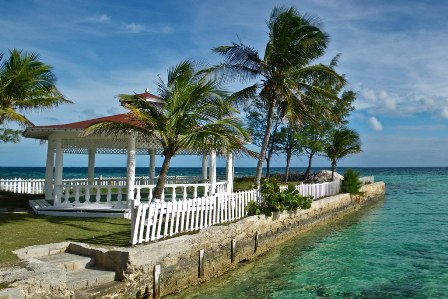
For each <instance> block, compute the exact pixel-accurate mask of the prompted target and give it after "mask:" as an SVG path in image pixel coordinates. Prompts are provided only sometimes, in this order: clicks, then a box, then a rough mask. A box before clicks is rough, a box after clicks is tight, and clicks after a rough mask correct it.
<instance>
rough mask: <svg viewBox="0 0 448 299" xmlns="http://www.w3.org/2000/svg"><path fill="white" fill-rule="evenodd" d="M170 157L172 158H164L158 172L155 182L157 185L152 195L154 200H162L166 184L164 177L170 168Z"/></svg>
mask: <svg viewBox="0 0 448 299" xmlns="http://www.w3.org/2000/svg"><path fill="white" fill-rule="evenodd" d="M172 157H173V156H165V159H164V160H163V164H162V169H161V170H160V173H159V180H158V181H157V185H156V188H155V189H154V193H153V198H154V199H161V198H162V192H163V189H164V188H165V183H166V175H167V174H168V169H169V168H170V162H171V158H172Z"/></svg>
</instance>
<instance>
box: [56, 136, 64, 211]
mask: <svg viewBox="0 0 448 299" xmlns="http://www.w3.org/2000/svg"><path fill="white" fill-rule="evenodd" d="M54 143H55V150H56V166H55V170H54V205H55V206H56V205H58V204H60V203H61V195H62V189H61V185H62V171H63V164H64V152H63V149H62V139H61V138H58V139H56V140H55V142H54Z"/></svg>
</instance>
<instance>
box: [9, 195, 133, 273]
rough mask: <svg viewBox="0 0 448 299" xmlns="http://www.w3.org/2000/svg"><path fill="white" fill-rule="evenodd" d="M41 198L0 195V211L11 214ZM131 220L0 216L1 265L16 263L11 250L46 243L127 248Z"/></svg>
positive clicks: (28, 215)
mask: <svg viewBox="0 0 448 299" xmlns="http://www.w3.org/2000/svg"><path fill="white" fill-rule="evenodd" d="M33 198H34V199H35V198H42V196H41V195H37V196H36V195H20V194H11V193H5V192H1V193H0V208H7V209H8V210H9V211H13V210H14V209H15V208H26V207H28V200H29V199H33ZM130 229H131V225H130V221H129V220H128V219H115V218H69V217H51V216H37V215H34V214H32V213H0V240H1V246H0V266H10V265H14V264H16V263H18V262H19V260H18V259H17V257H16V256H15V255H14V254H13V253H12V251H13V250H16V249H19V248H23V247H27V246H31V245H40V244H48V243H56V242H63V241H76V242H84V243H88V244H93V245H98V246H102V247H107V246H128V245H129V240H130V234H131V233H130Z"/></svg>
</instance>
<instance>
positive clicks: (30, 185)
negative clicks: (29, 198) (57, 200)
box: [0, 178, 45, 194]
mask: <svg viewBox="0 0 448 299" xmlns="http://www.w3.org/2000/svg"><path fill="white" fill-rule="evenodd" d="M44 184H45V180H42V179H27V180H22V179H20V178H15V179H1V180H0V190H1V191H7V192H13V193H29V194H40V193H44V191H45V188H44Z"/></svg>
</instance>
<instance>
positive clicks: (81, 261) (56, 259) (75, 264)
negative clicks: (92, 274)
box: [38, 253, 94, 272]
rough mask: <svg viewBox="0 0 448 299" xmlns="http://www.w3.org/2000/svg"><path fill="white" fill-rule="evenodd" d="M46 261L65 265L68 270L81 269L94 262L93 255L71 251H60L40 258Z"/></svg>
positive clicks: (56, 264)
mask: <svg viewBox="0 0 448 299" xmlns="http://www.w3.org/2000/svg"><path fill="white" fill-rule="evenodd" d="M38 259H39V260H40V261H42V262H44V263H48V264H51V265H54V266H64V268H65V269H66V270H67V271H68V272H73V271H79V270H82V269H85V268H86V267H89V266H92V265H93V264H94V259H93V258H92V257H86V256H80V255H76V254H70V253H59V254H54V255H49V256H44V257H39V258H38Z"/></svg>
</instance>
